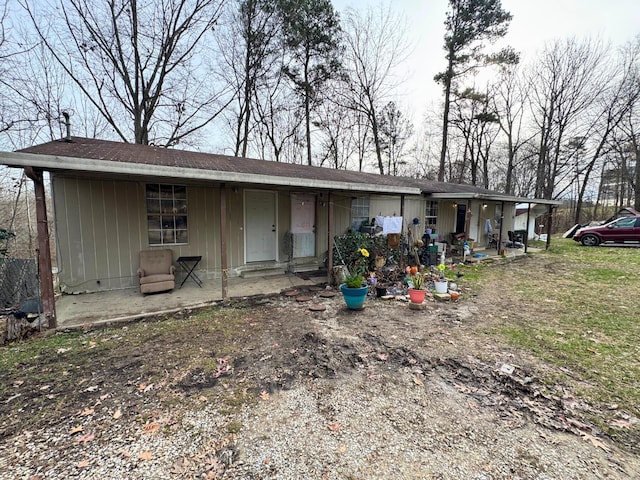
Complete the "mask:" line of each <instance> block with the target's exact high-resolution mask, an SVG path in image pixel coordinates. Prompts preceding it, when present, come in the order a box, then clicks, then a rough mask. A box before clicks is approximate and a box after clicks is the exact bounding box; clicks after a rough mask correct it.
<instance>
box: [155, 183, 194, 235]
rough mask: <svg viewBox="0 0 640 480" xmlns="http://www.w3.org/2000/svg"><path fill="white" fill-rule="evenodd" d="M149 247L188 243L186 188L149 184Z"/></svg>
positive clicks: (182, 186)
mask: <svg viewBox="0 0 640 480" xmlns="http://www.w3.org/2000/svg"><path fill="white" fill-rule="evenodd" d="M146 201H147V226H148V233H149V245H176V244H184V243H188V242H189V237H188V230H187V187H185V186H184V185H164V184H156V183H150V184H147V190H146Z"/></svg>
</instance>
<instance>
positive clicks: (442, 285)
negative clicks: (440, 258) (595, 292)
mask: <svg viewBox="0 0 640 480" xmlns="http://www.w3.org/2000/svg"><path fill="white" fill-rule="evenodd" d="M437 268H438V277H437V278H436V279H435V280H434V282H433V284H434V286H435V287H436V293H447V290H448V289H449V281H448V280H447V278H446V277H445V274H444V272H445V270H446V269H447V266H446V265H445V264H444V263H441V264H440V265H438V267H437Z"/></svg>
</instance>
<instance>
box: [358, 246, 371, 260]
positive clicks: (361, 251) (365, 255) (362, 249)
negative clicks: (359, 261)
mask: <svg viewBox="0 0 640 480" xmlns="http://www.w3.org/2000/svg"><path fill="white" fill-rule="evenodd" d="M358 251H359V252H360V255H362V256H363V257H366V258H369V250H367V249H366V248H361V249H359V250H358Z"/></svg>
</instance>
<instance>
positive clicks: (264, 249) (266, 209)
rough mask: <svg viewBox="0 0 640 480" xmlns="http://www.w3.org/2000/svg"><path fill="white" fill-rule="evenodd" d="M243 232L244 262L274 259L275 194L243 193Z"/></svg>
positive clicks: (254, 191)
mask: <svg viewBox="0 0 640 480" xmlns="http://www.w3.org/2000/svg"><path fill="white" fill-rule="evenodd" d="M244 205H245V207H244V208H245V211H244V223H245V226H244V232H245V245H246V249H245V252H246V253H245V258H246V262H268V261H273V260H275V259H276V235H277V232H276V230H277V229H276V192H269V191H262V190H246V191H245V201H244Z"/></svg>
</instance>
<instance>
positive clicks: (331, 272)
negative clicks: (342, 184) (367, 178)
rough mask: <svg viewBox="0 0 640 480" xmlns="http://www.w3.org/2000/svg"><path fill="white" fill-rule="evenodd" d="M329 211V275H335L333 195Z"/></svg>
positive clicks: (329, 196) (330, 198)
mask: <svg viewBox="0 0 640 480" xmlns="http://www.w3.org/2000/svg"><path fill="white" fill-rule="evenodd" d="M327 200H328V205H329V211H328V213H327V237H328V238H327V277H328V278H329V279H331V278H332V277H331V276H332V275H333V195H332V193H331V192H329V195H328V199H327Z"/></svg>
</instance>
